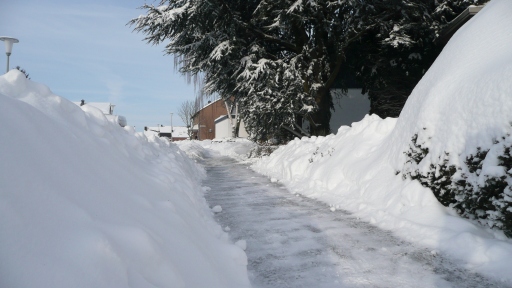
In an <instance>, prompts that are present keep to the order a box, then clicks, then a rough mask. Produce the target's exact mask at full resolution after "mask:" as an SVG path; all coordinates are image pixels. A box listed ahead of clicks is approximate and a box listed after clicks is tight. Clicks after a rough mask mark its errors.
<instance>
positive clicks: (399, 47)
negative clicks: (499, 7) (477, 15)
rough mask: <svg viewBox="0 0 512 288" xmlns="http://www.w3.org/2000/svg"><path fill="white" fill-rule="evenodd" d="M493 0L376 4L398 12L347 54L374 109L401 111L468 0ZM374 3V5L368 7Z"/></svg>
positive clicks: (388, 114)
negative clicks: (451, 24)
mask: <svg viewBox="0 0 512 288" xmlns="http://www.w3.org/2000/svg"><path fill="white" fill-rule="evenodd" d="M487 1H488V0H457V1H453V0H444V1H439V0H436V1H433V0H427V1H417V0H409V1H406V0H402V1H389V2H388V3H384V2H383V3H382V4H384V6H382V5H381V6H379V5H373V6H372V8H371V9H383V10H389V9H390V8H391V7H394V11H395V12H396V13H395V14H392V15H390V17H388V18H387V19H382V21H381V22H380V24H379V25H376V26H375V28H374V29H372V31H369V32H368V33H366V34H365V35H363V37H361V38H360V39H359V41H358V42H357V43H355V44H354V45H353V47H352V49H351V51H350V52H349V53H348V54H350V55H349V56H347V57H348V58H349V59H351V65H352V66H353V67H354V68H355V70H356V71H357V74H358V75H359V79H360V82H361V83H362V84H363V87H364V89H363V92H367V93H368V96H369V98H370V101H371V110H370V112H371V113H372V114H373V113H376V114H377V115H379V116H381V117H382V118H385V117H398V115H399V114H400V111H401V110H402V108H403V106H404V104H405V101H406V100H407V97H408V96H409V95H410V93H411V92H412V90H413V89H414V87H415V86H416V84H417V83H418V82H419V80H420V79H421V78H422V77H423V75H424V73H425V72H426V71H427V70H428V68H429V67H430V65H431V64H432V63H433V62H434V60H435V59H436V57H437V55H438V54H439V53H440V51H441V49H442V48H443V45H444V43H438V42H437V38H438V37H439V35H440V34H441V32H442V31H443V29H445V28H446V26H447V25H448V24H449V23H450V21H452V20H453V19H454V18H455V17H457V16H458V15H459V14H460V13H461V12H462V11H463V10H464V9H466V8H467V7H468V6H469V5H477V4H482V3H485V2H487ZM369 9H370V8H369Z"/></svg>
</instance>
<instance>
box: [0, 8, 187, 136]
mask: <svg viewBox="0 0 512 288" xmlns="http://www.w3.org/2000/svg"><path fill="white" fill-rule="evenodd" d="M145 2H147V3H154V2H153V1H152V0H110V1H109V0H102V1H99V0H88V1H81V0H78V1H69V0H68V1H62V0H42V1H41V0H16V1H2V9H0V36H11V37H15V38H18V39H19V40H20V43H18V44H14V47H13V50H12V55H11V58H10V66H11V68H14V67H16V66H20V67H21V68H23V69H25V70H26V71H27V72H28V73H29V74H30V78H31V79H32V81H36V82H39V83H43V84H45V85H46V86H48V87H50V89H51V90H52V91H53V93H55V94H57V95H59V96H61V97H64V98H67V99H69V100H71V101H80V100H81V99H85V100H86V102H111V103H113V104H115V105H116V108H115V112H116V114H119V115H123V116H125V117H126V118H127V120H128V124H129V125H132V126H135V127H136V130H137V131H141V130H142V129H143V127H144V126H156V125H157V124H163V125H170V122H171V116H170V113H171V112H172V113H174V115H173V118H172V121H173V125H174V126H178V125H182V124H183V122H182V121H181V119H179V117H178V115H177V111H178V109H179V106H180V105H181V103H182V102H184V101H186V100H192V99H194V95H195V91H194V87H193V85H192V84H187V82H186V80H185V78H184V77H183V76H181V75H180V74H179V73H178V72H177V71H175V69H174V58H173V56H172V55H164V52H163V50H164V46H163V45H160V46H151V45H148V44H146V43H145V42H144V41H142V40H143V38H144V35H143V34H140V33H135V32H132V30H133V29H132V28H133V27H129V26H126V23H128V21H130V19H132V18H136V17H137V16H139V15H141V14H144V10H140V9H137V7H140V6H142V5H143V4H144V3H145ZM156 4H157V3H155V5H156ZM5 66H6V56H5V49H4V47H3V43H0V69H1V70H0V73H3V71H5V70H4V69H5V68H4V67H5Z"/></svg>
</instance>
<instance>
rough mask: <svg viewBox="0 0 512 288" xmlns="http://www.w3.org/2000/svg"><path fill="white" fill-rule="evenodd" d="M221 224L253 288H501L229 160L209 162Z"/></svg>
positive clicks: (211, 197)
mask: <svg viewBox="0 0 512 288" xmlns="http://www.w3.org/2000/svg"><path fill="white" fill-rule="evenodd" d="M203 164H204V165H205V168H206V170H207V174H208V178H207V179H206V180H205V181H204V182H203V185H204V186H208V187H210V188H211V190H210V191H209V192H207V193H206V195H205V196H206V199H207V201H208V203H209V205H210V207H214V206H217V205H220V206H221V207H222V211H221V212H220V213H217V214H216V216H215V218H216V219H217V221H218V222H219V223H220V224H221V225H222V227H229V229H226V230H229V235H230V238H231V239H232V240H233V242H236V241H238V240H246V243H247V249H246V253H247V256H248V261H249V264H248V271H249V277H250V280H251V283H252V285H253V286H254V287H500V286H499V285H500V284H499V283H496V282H493V281H490V280H488V279H485V278H483V277H481V276H480V275H478V274H476V273H474V272H471V271H467V270H465V269H464V268H462V267H460V265H456V264H454V263H451V261H449V260H447V259H445V258H444V257H442V256H440V255H436V253H432V251H430V250H427V249H422V248H418V247H414V246H413V245H411V244H409V243H407V242H404V241H402V240H400V239H398V238H396V237H394V236H393V235H391V234H390V233H389V232H386V231H383V230H380V229H378V228H376V227H374V226H371V225H370V224H368V223H366V222H362V221H359V220H357V219H356V218H354V217H353V216H351V215H350V214H349V213H346V212H343V211H340V210H337V211H334V212H332V211H330V210H329V207H327V206H326V205H325V204H323V203H320V202H317V201H314V200H311V199H308V198H304V197H300V196H296V195H293V194H291V193H290V192H288V191H287V190H286V188H285V187H283V186H282V185H280V184H277V183H271V182H270V181H269V179H268V178H267V177H265V176H262V175H259V174H257V173H255V172H254V171H252V170H250V169H249V168H248V167H247V166H246V165H243V164H239V163H237V162H236V161H235V160H233V159H231V158H227V157H219V156H216V157H213V158H208V159H205V161H204V162H203Z"/></svg>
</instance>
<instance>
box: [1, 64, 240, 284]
mask: <svg viewBox="0 0 512 288" xmlns="http://www.w3.org/2000/svg"><path fill="white" fill-rule="evenodd" d="M83 109H84V110H82V109H81V108H80V107H78V106H76V105H74V104H73V103H72V102H69V101H67V100H66V99H63V98H60V97H58V96H56V95H54V94H52V92H51V91H50V90H49V89H48V88H47V87H46V86H44V85H41V84H37V83H34V82H32V81H30V80H27V79H26V78H25V76H24V75H23V74H22V73H20V72H19V71H17V70H12V71H10V72H9V73H7V74H5V75H3V76H0V122H1V123H2V124H3V125H2V129H0V150H1V151H2V152H1V153H0V168H1V173H0V259H1V261H0V287H248V286H250V284H249V282H248V277H247V270H246V265H247V259H246V255H245V252H244V251H243V250H242V249H241V248H240V247H238V246H236V245H234V244H230V243H229V242H228V240H227V238H228V237H227V234H226V233H225V232H223V231H222V228H221V227H220V226H218V225H217V224H216V223H215V222H214V220H213V219H212V215H213V214H212V212H211V210H210V209H209V208H208V206H207V204H206V202H205V200H204V198H203V196H202V193H203V192H202V189H201V186H200V184H199V180H200V179H201V178H202V177H203V176H204V170H202V169H201V168H199V167H198V166H197V165H196V164H195V163H193V161H191V160H190V159H189V158H188V157H186V155H184V153H183V152H182V151H181V150H180V149H178V147H177V146H175V145H173V144H171V143H169V142H168V141H164V140H161V139H159V138H156V137H152V138H149V139H148V138H146V137H145V136H143V135H142V134H137V133H135V132H134V131H133V128H131V127H125V128H121V127H119V125H117V124H115V123H112V122H110V121H108V120H107V118H105V116H104V115H103V113H102V112H101V111H100V110H99V109H96V108H94V107H90V106H84V107H83Z"/></svg>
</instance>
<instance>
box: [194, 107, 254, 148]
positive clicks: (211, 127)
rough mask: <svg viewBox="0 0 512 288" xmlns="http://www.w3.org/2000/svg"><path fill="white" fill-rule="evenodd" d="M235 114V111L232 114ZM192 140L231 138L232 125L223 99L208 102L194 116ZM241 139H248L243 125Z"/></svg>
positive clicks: (240, 131)
mask: <svg viewBox="0 0 512 288" xmlns="http://www.w3.org/2000/svg"><path fill="white" fill-rule="evenodd" d="M231 114H233V111H232V113H231ZM192 125H193V126H192V133H193V134H192V139H198V140H205V139H210V140H212V139H215V138H217V139H220V138H226V137H231V135H232V134H231V124H230V123H229V117H228V112H227V109H226V104H225V103H224V100H222V98H219V99H217V100H214V101H208V103H207V104H206V105H205V106H203V108H201V109H200V110H199V111H197V112H196V113H195V114H194V115H193V116H192ZM238 135H239V137H244V138H245V137H247V136H248V134H247V132H246V131H245V128H244V125H243V123H240V129H239V133H238Z"/></svg>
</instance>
